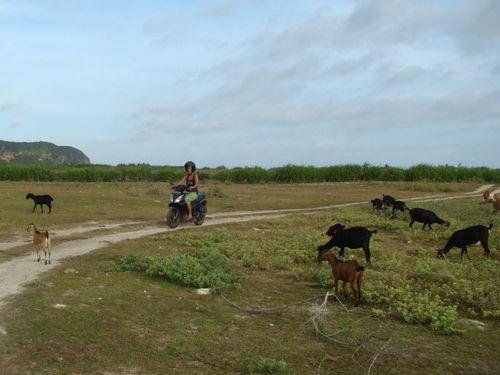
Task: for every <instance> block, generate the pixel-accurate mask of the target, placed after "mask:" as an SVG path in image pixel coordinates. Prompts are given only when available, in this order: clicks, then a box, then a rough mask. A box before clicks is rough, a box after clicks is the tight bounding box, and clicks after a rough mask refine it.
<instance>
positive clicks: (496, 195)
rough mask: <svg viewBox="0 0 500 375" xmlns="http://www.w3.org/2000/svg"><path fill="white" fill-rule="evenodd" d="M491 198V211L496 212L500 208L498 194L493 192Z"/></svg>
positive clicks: (499, 196)
mask: <svg viewBox="0 0 500 375" xmlns="http://www.w3.org/2000/svg"><path fill="white" fill-rule="evenodd" d="M493 198H494V199H493V212H496V211H498V210H499V209H500V195H498V194H495V195H494V197H493Z"/></svg>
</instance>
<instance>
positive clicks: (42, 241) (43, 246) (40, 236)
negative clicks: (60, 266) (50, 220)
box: [26, 224, 51, 264]
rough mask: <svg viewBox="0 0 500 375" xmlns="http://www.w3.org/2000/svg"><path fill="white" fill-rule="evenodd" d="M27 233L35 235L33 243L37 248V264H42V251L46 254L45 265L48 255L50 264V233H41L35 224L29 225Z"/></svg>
mask: <svg viewBox="0 0 500 375" xmlns="http://www.w3.org/2000/svg"><path fill="white" fill-rule="evenodd" d="M26 231H27V232H30V233H31V234H32V235H33V243H34V244H35V248H36V256H37V262H40V251H41V250H43V252H44V254H45V264H47V254H48V263H49V264H50V263H51V261H50V237H49V231H47V230H46V231H45V232H40V231H39V230H37V229H36V226H35V224H29V225H28V228H27V229H26Z"/></svg>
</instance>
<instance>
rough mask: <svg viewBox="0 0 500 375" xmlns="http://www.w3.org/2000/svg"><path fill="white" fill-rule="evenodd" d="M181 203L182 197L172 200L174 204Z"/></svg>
mask: <svg viewBox="0 0 500 375" xmlns="http://www.w3.org/2000/svg"><path fill="white" fill-rule="evenodd" d="M181 201H182V195H181V196H178V197H177V198H175V199H174V203H180V202H181Z"/></svg>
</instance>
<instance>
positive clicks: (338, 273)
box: [317, 246, 365, 306]
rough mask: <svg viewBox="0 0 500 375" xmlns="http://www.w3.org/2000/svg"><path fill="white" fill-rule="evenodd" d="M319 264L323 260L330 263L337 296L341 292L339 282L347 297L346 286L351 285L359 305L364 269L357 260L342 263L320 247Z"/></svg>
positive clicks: (356, 302) (356, 303)
mask: <svg viewBox="0 0 500 375" xmlns="http://www.w3.org/2000/svg"><path fill="white" fill-rule="evenodd" d="M317 260H318V263H319V262H321V261H322V260H326V261H328V263H330V266H331V267H332V274H333V280H334V283H335V294H336V295H337V294H338V291H339V280H341V281H342V282H343V284H342V288H343V289H344V293H345V294H346V295H347V290H346V289H345V284H346V283H349V284H351V289H352V292H353V294H354V300H355V305H356V306H358V305H359V301H360V299H361V281H362V278H363V271H364V269H365V268H364V267H363V266H360V265H359V263H358V262H357V261H356V260H355V259H352V260H348V261H345V262H344V261H341V260H340V259H337V257H336V256H335V255H334V254H332V252H331V251H329V250H322V249H321V246H320V247H318V259H317Z"/></svg>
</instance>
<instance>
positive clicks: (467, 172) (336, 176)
mask: <svg viewBox="0 0 500 375" xmlns="http://www.w3.org/2000/svg"><path fill="white" fill-rule="evenodd" d="M199 173H200V177H201V179H202V180H209V179H211V180H217V181H222V182H233V183H248V184H255V183H261V182H276V183H294V182H304V183H305V182H342V181H436V182H464V181H477V182H500V169H499V168H495V169H493V168H487V167H463V166H451V165H440V166H432V165H428V164H419V165H416V166H412V167H410V168H399V167H391V166H388V165H385V166H373V165H370V164H367V163H365V164H362V165H358V164H344V165H332V166H329V167H313V166H301V165H291V164H289V165H285V166H282V167H277V168H270V169H265V168H261V167H237V168H225V167H218V168H214V169H210V168H202V169H200V170H199ZM183 175H184V169H183V168H182V167H173V166H162V167H158V166H151V165H149V164H126V165H125V164H120V165H118V166H109V165H72V166H63V165H57V166H46V165H39V164H27V165H19V164H16V165H13V164H0V180H3V181H79V182H111V181H163V182H169V181H175V180H178V179H180V178H181V177H182V176H183Z"/></svg>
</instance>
